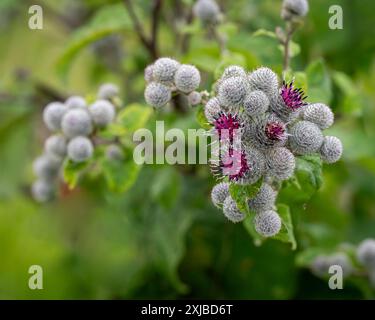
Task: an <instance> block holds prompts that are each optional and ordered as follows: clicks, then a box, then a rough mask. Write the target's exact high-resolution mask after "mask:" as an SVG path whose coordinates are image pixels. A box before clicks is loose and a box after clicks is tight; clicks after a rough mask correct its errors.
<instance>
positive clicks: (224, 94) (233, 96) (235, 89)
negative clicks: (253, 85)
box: [218, 77, 249, 108]
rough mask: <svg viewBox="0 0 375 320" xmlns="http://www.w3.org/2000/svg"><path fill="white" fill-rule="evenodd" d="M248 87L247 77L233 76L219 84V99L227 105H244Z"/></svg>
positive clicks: (237, 106)
mask: <svg viewBox="0 0 375 320" xmlns="http://www.w3.org/2000/svg"><path fill="white" fill-rule="evenodd" d="M248 89H249V87H248V83H247V80H246V78H245V77H231V78H228V79H225V80H223V81H222V82H221V83H220V84H219V89H218V99H219V101H220V103H221V104H222V105H223V106H225V107H236V108H239V107H240V106H242V105H243V101H244V99H245V97H246V94H247V91H248Z"/></svg>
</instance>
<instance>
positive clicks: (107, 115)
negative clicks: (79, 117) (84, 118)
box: [89, 100, 116, 128]
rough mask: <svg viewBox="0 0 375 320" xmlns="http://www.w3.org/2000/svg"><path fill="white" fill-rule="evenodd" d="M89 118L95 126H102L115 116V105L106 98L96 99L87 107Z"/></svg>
mask: <svg viewBox="0 0 375 320" xmlns="http://www.w3.org/2000/svg"><path fill="white" fill-rule="evenodd" d="M89 112H90V115H91V118H92V120H93V122H94V123H95V125H96V126H98V127H99V128H103V127H105V126H107V125H108V124H110V123H111V122H112V121H113V120H114V119H115V116H116V111H115V107H114V106H113V104H112V103H110V102H109V101H108V100H97V101H95V102H94V103H93V104H92V105H90V107H89Z"/></svg>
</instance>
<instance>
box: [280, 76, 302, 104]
mask: <svg viewBox="0 0 375 320" xmlns="http://www.w3.org/2000/svg"><path fill="white" fill-rule="evenodd" d="M280 95H281V98H282V99H283V101H284V104H285V106H286V107H288V108H289V109H291V110H292V111H297V110H299V109H300V108H302V107H304V106H305V105H306V104H307V103H306V102H305V99H306V98H307V96H306V95H305V93H304V92H303V90H302V89H301V88H296V87H295V86H294V81H291V82H290V83H287V82H285V81H284V82H283V85H282V87H281V89H280Z"/></svg>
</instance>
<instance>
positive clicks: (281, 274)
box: [0, 0, 375, 299]
mask: <svg viewBox="0 0 375 320" xmlns="http://www.w3.org/2000/svg"><path fill="white" fill-rule="evenodd" d="M310 2H311V3H310V12H309V14H308V17H307V18H306V21H305V24H304V26H303V27H302V28H301V29H300V30H299V31H298V32H297V34H296V37H295V38H294V41H295V42H296V43H298V44H299V45H300V47H299V49H300V50H298V49H296V52H295V53H296V54H298V53H299V54H298V55H296V57H294V58H293V61H292V67H293V69H294V70H296V71H304V70H305V71H306V74H307V77H310V78H312V79H311V83H309V88H308V90H307V91H308V95H309V96H310V97H311V98H312V99H313V100H314V99H317V100H319V101H324V102H327V103H329V105H330V106H331V107H332V109H333V110H334V112H335V115H336V123H335V125H334V127H333V128H332V129H330V130H329V133H332V134H334V135H337V136H338V137H340V138H341V139H342V141H343V144H344V155H343V159H342V160H341V161H340V162H338V163H336V164H334V165H331V166H324V169H323V170H324V184H323V187H322V188H321V189H320V190H319V191H318V192H316V193H314V194H313V195H312V197H311V199H309V200H308V201H306V199H304V197H301V199H294V198H293V197H290V198H289V199H287V201H288V203H289V204H290V206H291V210H292V215H293V220H294V223H295V232H296V237H297V241H298V248H297V250H296V251H292V250H291V248H290V245H288V244H283V243H280V242H276V241H274V240H269V241H266V242H265V243H264V244H263V245H262V246H261V247H256V246H254V245H253V241H252V239H251V237H250V236H249V234H248V233H247V232H246V230H245V228H243V226H242V225H234V224H231V223H228V221H226V219H225V218H224V217H223V215H222V213H221V212H220V211H219V210H217V209H215V208H214V207H213V205H212V204H211V201H210V190H211V188H212V186H213V185H214V183H215V181H214V179H213V178H212V176H211V174H210V173H209V169H208V167H207V166H177V167H170V166H160V165H159V166H157V165H155V166H151V165H147V166H144V167H143V168H142V170H141V171H140V173H139V176H138V178H137V181H136V182H135V184H134V185H133V186H132V187H131V188H130V189H129V190H128V191H127V192H126V193H125V194H114V193H112V192H110V191H108V190H107V188H106V187H105V183H104V182H103V181H101V179H100V178H97V179H90V178H88V179H85V180H84V181H82V183H81V184H80V186H79V187H78V188H76V189H74V190H73V191H68V190H67V188H66V187H65V186H61V195H60V197H59V198H58V199H57V200H56V201H54V202H51V203H48V204H46V205H39V204H37V203H35V202H34V201H33V200H32V199H31V197H30V192H29V187H30V184H31V183H32V181H33V175H32V170H31V163H32V161H33V159H34V158H35V157H36V156H37V155H38V154H39V153H40V152H41V150H42V145H43V141H44V139H45V138H46V137H47V135H48V132H47V130H46V129H45V127H44V125H43V123H42V119H41V114H42V110H43V107H44V106H45V105H46V103H48V102H49V101H52V100H59V99H65V98H66V97H67V96H68V95H72V94H80V95H83V96H87V95H90V94H91V95H92V94H95V92H96V90H97V88H98V86H99V85H100V84H101V83H103V82H113V83H116V84H117V85H119V87H120V89H121V97H122V99H123V101H124V102H125V104H129V103H133V102H138V103H141V104H144V99H143V90H144V80H143V69H144V68H145V66H146V65H147V64H149V63H150V62H152V60H151V58H150V57H149V55H148V53H147V51H146V50H145V49H144V48H143V47H142V46H141V44H140V42H139V39H138V38H137V37H136V35H135V33H134V32H133V31H132V24H131V21H130V19H129V17H128V15H127V13H126V10H125V7H124V5H123V3H122V2H119V1H104V0H82V1H74V0H70V1H67V0H64V1H50V0H45V1H37V3H34V2H33V1H27V0H22V1H21V0H18V1H15V0H12V1H11V0H2V1H1V2H0V298H3V299H12V298H17V299H26V298H27V299H29V298H30V299H46V298H48V299H58V298H60V299H67V298H71V299H132V298H141V299H142V298H161V299H164V298H239V299H303V298H307V299H309V298H357V299H362V298H369V297H371V294H372V293H371V290H370V289H369V287H368V285H367V284H366V283H363V282H360V283H358V282H357V281H354V280H353V281H351V280H350V279H349V280H348V281H347V282H346V283H345V287H344V290H336V291H332V290H329V289H328V286H327V283H326V281H325V280H321V279H318V278H316V277H315V276H313V275H312V274H311V273H310V271H309V270H308V269H307V268H305V267H303V266H301V265H300V264H298V263H297V262H296V261H297V260H298V256H299V255H300V254H303V253H304V252H305V250H307V249H308V250H311V249H317V250H328V251H329V250H335V248H336V247H337V246H338V245H340V244H342V243H353V244H357V243H359V242H360V241H361V240H363V239H364V238H366V237H375V200H374V199H375V143H374V141H375V140H374V138H375V109H374V107H375V105H374V102H375V90H374V88H375V55H374V52H375V40H374V36H373V31H372V30H373V22H374V18H375V16H374V12H375V2H374V1H373V0H313V1H310ZM133 3H134V6H135V8H136V10H137V14H138V15H139V16H140V17H141V21H142V23H144V24H145V28H146V30H147V31H148V27H149V24H150V15H151V13H150V11H151V5H152V1H147V0H135V1H133ZM192 3H193V1H190V0H184V1H183V0H181V1H178V0H176V1H173V0H165V1H163V8H162V23H161V27H160V30H159V36H158V46H159V51H160V54H161V55H168V56H175V57H176V58H178V59H179V60H181V61H183V62H189V63H193V64H196V65H197V66H198V67H200V68H201V69H202V71H203V72H204V77H203V78H204V83H203V87H204V88H206V89H210V87H211V85H212V82H213V79H214V74H215V71H217V67H218V66H220V65H222V64H228V61H229V62H230V63H234V64H237V63H239V64H242V65H244V66H246V67H247V68H248V69H252V68H255V67H257V66H259V65H267V66H270V67H273V68H275V69H276V70H277V71H279V72H280V71H281V61H282V53H281V51H280V50H279V49H278V47H277V43H276V42H275V41H274V39H272V38H269V37H267V36H257V37H255V36H253V35H252V33H253V32H255V31H256V30H258V29H267V30H274V29H275V27H276V26H277V25H282V20H281V19H280V17H279V16H280V15H279V12H280V7H281V1H278V0H236V1H219V3H220V5H221V8H222V10H223V13H224V14H225V17H226V18H225V22H224V23H223V25H222V26H221V32H223V33H224V34H226V35H227V37H228V43H227V45H228V48H229V50H230V56H226V57H222V56H221V55H220V50H219V46H218V44H217V43H216V42H215V41H213V40H212V39H209V38H207V36H206V34H205V30H203V29H202V28H197V26H196V24H195V25H192V26H190V27H186V26H183V21H182V17H183V15H184V14H186V12H188V11H189V8H191V5H192ZM32 4H40V5H41V6H42V8H43V13H44V26H43V27H44V28H43V30H30V29H29V28H28V19H29V17H30V15H29V14H28V8H29V7H30V6H31V5H32ZM333 4H339V5H341V6H342V8H343V10H344V29H343V30H330V29H329V28H328V19H329V17H330V15H329V13H328V8H329V7H330V5H333ZM180 18H181V19H180ZM179 19H180V20H181V21H180V20H179ZM173 28H177V30H179V31H180V32H181V33H182V34H184V33H189V34H190V47H189V48H188V50H186V51H185V52H182V53H179V52H177V51H176V41H178V39H179V38H178V37H177V38H175V36H176V34H175V33H174V32H172V31H171V30H172V29H173ZM176 39H177V40H176ZM298 51H300V52H298ZM223 60H224V61H223ZM313 70H315V71H314V72H313ZM316 70H318V71H316ZM309 73H311V74H312V75H311V76H309ZM316 73H318V75H317V76H316ZM314 76H316V78H314ZM155 119H165V120H166V121H167V123H168V125H169V126H170V127H180V128H185V129H187V128H198V127H199V125H198V124H197V122H196V120H195V115H194V112H188V113H186V114H183V115H181V114H175V113H173V112H172V113H165V114H160V113H159V114H155V115H154V116H153V117H152V118H151V119H150V120H149V126H150V127H151V128H152V127H153V125H154V121H155ZM297 198H298V197H297ZM284 200H285V199H284ZM296 258H297V259H296ZM34 264H37V265H41V266H42V267H43V270H44V289H43V290H34V291H33V290H30V289H29V288H28V278H29V276H30V275H29V274H28V268H29V267H30V266H31V265H34Z"/></svg>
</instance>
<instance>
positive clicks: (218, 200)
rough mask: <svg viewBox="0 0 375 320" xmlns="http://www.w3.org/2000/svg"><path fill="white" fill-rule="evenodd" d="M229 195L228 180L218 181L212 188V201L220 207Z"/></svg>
mask: <svg viewBox="0 0 375 320" xmlns="http://www.w3.org/2000/svg"><path fill="white" fill-rule="evenodd" d="M228 196H229V183H228V182H221V183H218V184H217V185H215V186H214V187H213V188H212V191H211V200H212V203H213V204H214V205H215V206H216V207H218V208H220V207H221V206H222V205H223V203H224V200H225V199H226V198H227V197H228Z"/></svg>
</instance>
